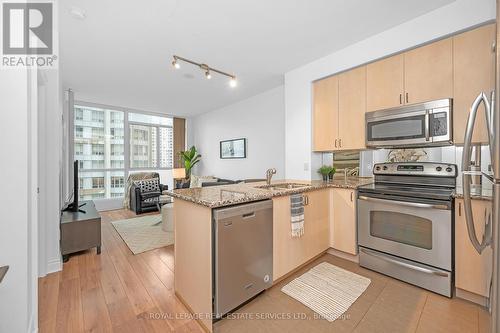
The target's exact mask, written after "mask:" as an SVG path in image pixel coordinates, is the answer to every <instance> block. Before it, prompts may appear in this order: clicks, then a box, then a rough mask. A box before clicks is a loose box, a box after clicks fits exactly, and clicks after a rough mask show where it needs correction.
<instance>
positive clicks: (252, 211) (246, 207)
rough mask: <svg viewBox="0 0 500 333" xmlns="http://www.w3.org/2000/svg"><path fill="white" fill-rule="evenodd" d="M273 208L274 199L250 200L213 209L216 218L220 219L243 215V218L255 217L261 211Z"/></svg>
mask: <svg viewBox="0 0 500 333" xmlns="http://www.w3.org/2000/svg"><path fill="white" fill-rule="evenodd" d="M267 209H271V210H272V209H273V201H272V200H264V201H257V202H250V203H246V204H242V205H237V206H230V207H223V208H217V209H214V211H213V217H214V220H216V221H219V220H222V219H227V218H232V217H241V218H243V219H251V218H253V217H254V216H255V215H256V214H257V213H258V212H259V211H262V210H267Z"/></svg>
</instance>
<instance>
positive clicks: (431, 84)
mask: <svg viewBox="0 0 500 333" xmlns="http://www.w3.org/2000/svg"><path fill="white" fill-rule="evenodd" d="M404 66H405V76H404V77H405V96H404V102H405V103H406V104H414V103H421V102H428V101H432V100H436V99H442V98H451V97H453V41H452V38H447V39H444V40H441V41H437V42H434V43H432V44H429V45H425V46H422V47H419V48H416V49H414V50H411V51H408V52H405V53H404Z"/></svg>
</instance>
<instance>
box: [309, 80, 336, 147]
mask: <svg viewBox="0 0 500 333" xmlns="http://www.w3.org/2000/svg"><path fill="white" fill-rule="evenodd" d="M338 92H339V82H338V76H331V77H328V78H326V79H323V80H319V81H316V82H314V83H313V147H314V150H315V151H331V150H334V149H335V143H336V140H337V138H338V108H339V96H338Z"/></svg>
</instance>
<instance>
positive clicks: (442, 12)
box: [285, 0, 495, 179]
mask: <svg viewBox="0 0 500 333" xmlns="http://www.w3.org/2000/svg"><path fill="white" fill-rule="evenodd" d="M494 19H495V0H457V1H455V2H453V3H451V4H449V5H447V6H444V7H441V8H439V9H437V10H434V11H432V12H430V13H427V14H425V15H422V16H420V17H417V18H415V19H413V20H411V21H408V22H406V23H404V24H401V25H399V26H396V27H394V28H391V29H389V30H387V31H384V32H382V33H380V34H377V35H375V36H373V37H370V38H368V39H365V40H363V41H361V42H358V43H356V44H353V45H351V46H349V47H347V48H345V49H342V50H340V51H338V52H335V53H333V54H330V55H328V56H326V57H324V58H321V59H318V60H316V61H314V62H311V63H309V64H307V65H305V66H302V67H300V68H297V69H295V70H292V71H290V72H288V73H286V74H285V110H286V111H285V119H286V139H285V147H286V148H285V149H286V159H285V163H286V178H290V179H311V177H315V175H316V172H315V170H316V169H317V168H318V166H319V164H320V163H321V154H316V153H312V139H311V138H312V136H311V132H312V131H311V82H312V81H314V80H317V79H320V78H323V77H326V76H329V75H332V74H334V73H337V72H340V71H343V70H347V69H349V68H353V67H356V66H358V65H361V64H364V63H367V62H371V61H373V60H376V59H378V58H382V57H385V56H388V55H390V54H394V53H397V52H400V51H403V50H405V49H408V48H412V47H415V46H417V45H420V44H423V43H426V42H428V41H431V40H434V39H437V38H440V37H443V36H446V35H449V34H452V33H455V32H458V31H461V30H464V29H468V28H470V27H473V26H476V25H478V24H481V23H484V22H487V21H490V20H494ZM353 24H356V23H353ZM311 170H312V171H311Z"/></svg>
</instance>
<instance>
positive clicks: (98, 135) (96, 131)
mask: <svg viewBox="0 0 500 333" xmlns="http://www.w3.org/2000/svg"><path fill="white" fill-rule="evenodd" d="M92 138H94V139H104V128H102V127H92Z"/></svg>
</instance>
